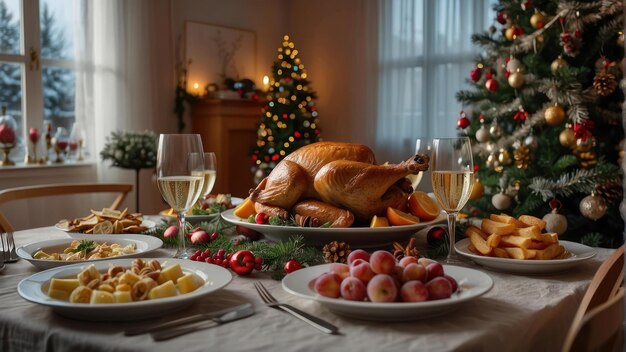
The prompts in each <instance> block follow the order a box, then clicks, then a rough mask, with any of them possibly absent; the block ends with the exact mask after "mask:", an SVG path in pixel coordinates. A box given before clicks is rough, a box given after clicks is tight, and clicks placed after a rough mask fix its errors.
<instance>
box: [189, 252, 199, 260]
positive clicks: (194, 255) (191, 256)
mask: <svg viewBox="0 0 626 352" xmlns="http://www.w3.org/2000/svg"><path fill="white" fill-rule="evenodd" d="M196 259H198V256H197V255H196V254H195V253H194V254H192V255H190V256H189V260H196Z"/></svg>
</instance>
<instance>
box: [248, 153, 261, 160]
mask: <svg viewBox="0 0 626 352" xmlns="http://www.w3.org/2000/svg"><path fill="white" fill-rule="evenodd" d="M250 158H251V159H252V161H257V160H258V159H259V157H258V156H257V155H256V154H252V156H251V157H250Z"/></svg>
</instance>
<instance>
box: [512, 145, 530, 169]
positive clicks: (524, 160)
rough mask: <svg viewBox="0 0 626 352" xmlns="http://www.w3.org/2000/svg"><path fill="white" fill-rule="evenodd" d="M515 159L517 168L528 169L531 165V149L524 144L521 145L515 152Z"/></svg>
mask: <svg viewBox="0 0 626 352" xmlns="http://www.w3.org/2000/svg"><path fill="white" fill-rule="evenodd" d="M513 159H515V166H516V167H517V168H518V169H524V170H526V169H528V165H529V164H530V148H528V146H527V145H526V144H524V143H519V146H518V147H517V148H516V149H515V150H514V151H513Z"/></svg>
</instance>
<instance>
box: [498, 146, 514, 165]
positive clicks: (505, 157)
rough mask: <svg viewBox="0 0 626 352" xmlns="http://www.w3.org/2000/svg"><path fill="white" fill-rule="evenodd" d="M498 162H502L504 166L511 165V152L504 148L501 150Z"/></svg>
mask: <svg viewBox="0 0 626 352" xmlns="http://www.w3.org/2000/svg"><path fill="white" fill-rule="evenodd" d="M498 161H499V162H500V164H503V165H508V164H510V163H511V155H510V154H509V151H508V150H506V149H504V148H500V153H499V154H498Z"/></svg>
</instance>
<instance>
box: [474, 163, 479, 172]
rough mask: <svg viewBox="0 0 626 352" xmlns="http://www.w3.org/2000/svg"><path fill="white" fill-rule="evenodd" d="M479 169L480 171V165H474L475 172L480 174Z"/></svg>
mask: <svg viewBox="0 0 626 352" xmlns="http://www.w3.org/2000/svg"><path fill="white" fill-rule="evenodd" d="M478 169H479V167H478V165H476V164H474V172H478Z"/></svg>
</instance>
